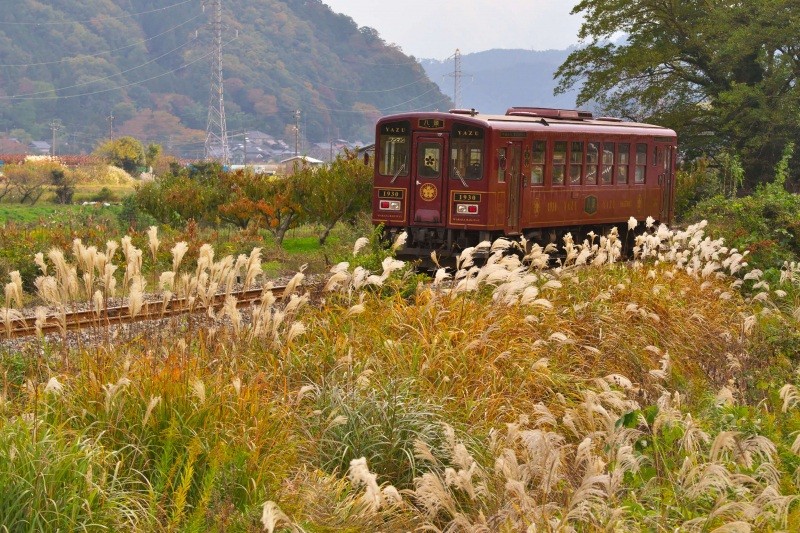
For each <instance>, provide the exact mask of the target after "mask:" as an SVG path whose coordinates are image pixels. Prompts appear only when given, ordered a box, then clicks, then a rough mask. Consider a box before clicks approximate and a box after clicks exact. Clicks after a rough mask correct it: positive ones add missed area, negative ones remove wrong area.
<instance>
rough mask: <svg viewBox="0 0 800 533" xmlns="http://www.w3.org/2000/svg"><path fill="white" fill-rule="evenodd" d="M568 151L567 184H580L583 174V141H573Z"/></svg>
mask: <svg viewBox="0 0 800 533" xmlns="http://www.w3.org/2000/svg"><path fill="white" fill-rule="evenodd" d="M571 145H572V146H571V147H570V151H569V183H570V185H580V184H581V174H582V173H583V141H573V142H572V143H571Z"/></svg>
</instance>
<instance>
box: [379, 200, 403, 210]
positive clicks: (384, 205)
mask: <svg viewBox="0 0 800 533" xmlns="http://www.w3.org/2000/svg"><path fill="white" fill-rule="evenodd" d="M378 207H379V208H380V210H381V211H400V202H398V201H397V200H381V201H380V204H379V205H378Z"/></svg>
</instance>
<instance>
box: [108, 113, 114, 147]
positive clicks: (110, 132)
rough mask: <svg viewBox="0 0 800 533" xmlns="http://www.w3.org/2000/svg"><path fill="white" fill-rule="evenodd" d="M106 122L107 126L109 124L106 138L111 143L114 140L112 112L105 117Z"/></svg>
mask: <svg viewBox="0 0 800 533" xmlns="http://www.w3.org/2000/svg"><path fill="white" fill-rule="evenodd" d="M106 120H108V124H109V131H108V136H109V137H110V138H111V140H112V141H113V140H114V113H113V112H112V113H111V114H110V115H109V116H107V117H106Z"/></svg>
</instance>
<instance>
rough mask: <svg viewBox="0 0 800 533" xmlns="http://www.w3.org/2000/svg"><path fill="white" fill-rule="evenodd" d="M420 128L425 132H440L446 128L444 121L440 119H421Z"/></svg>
mask: <svg viewBox="0 0 800 533" xmlns="http://www.w3.org/2000/svg"><path fill="white" fill-rule="evenodd" d="M418 126H419V127H420V128H422V129H424V130H438V129H441V128H444V120H441V119H438V118H421V119H419V122H418Z"/></svg>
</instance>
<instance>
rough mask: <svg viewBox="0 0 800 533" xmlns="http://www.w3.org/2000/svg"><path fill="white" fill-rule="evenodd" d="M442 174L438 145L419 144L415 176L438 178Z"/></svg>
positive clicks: (439, 146)
mask: <svg viewBox="0 0 800 533" xmlns="http://www.w3.org/2000/svg"><path fill="white" fill-rule="evenodd" d="M441 172H442V146H441V145H440V144H439V143H426V142H422V143H419V148H417V174H419V175H420V176H422V177H423V178H438V177H439V175H440V174H441Z"/></svg>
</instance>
